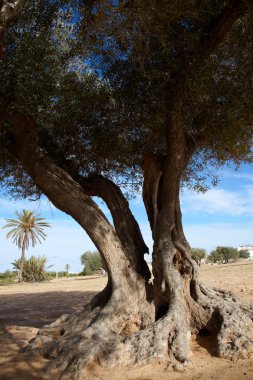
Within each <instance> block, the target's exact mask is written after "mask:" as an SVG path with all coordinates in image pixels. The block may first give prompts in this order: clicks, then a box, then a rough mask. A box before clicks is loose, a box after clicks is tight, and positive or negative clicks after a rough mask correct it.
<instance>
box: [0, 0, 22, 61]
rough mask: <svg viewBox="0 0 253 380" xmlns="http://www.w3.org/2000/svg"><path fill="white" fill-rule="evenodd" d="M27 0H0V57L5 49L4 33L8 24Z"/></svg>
mask: <svg viewBox="0 0 253 380" xmlns="http://www.w3.org/2000/svg"><path fill="white" fill-rule="evenodd" d="M26 2H27V0H1V1H0V58H1V56H2V55H3V53H4V51H5V46H4V45H5V44H4V35H5V33H6V31H7V29H8V27H9V26H10V24H11V23H12V22H13V21H15V20H16V19H17V18H18V16H19V14H20V13H21V11H22V10H23V8H24V7H25V5H26Z"/></svg>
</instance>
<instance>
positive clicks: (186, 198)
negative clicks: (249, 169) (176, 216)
mask: <svg viewBox="0 0 253 380" xmlns="http://www.w3.org/2000/svg"><path fill="white" fill-rule="evenodd" d="M181 199H182V209H183V212H198V213H199V212H204V213H208V214H226V215H233V216H240V215H253V188H252V187H250V186H245V187H243V188H241V189H240V191H230V190H224V189H211V190H209V191H207V192H206V193H204V194H203V193H194V192H190V191H185V192H183V193H182V197H181Z"/></svg>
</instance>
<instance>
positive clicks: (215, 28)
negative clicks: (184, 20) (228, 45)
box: [201, 0, 248, 58]
mask: <svg viewBox="0 0 253 380" xmlns="http://www.w3.org/2000/svg"><path fill="white" fill-rule="evenodd" d="M247 9H248V4H247V1H245V0H231V1H230V3H229V4H228V5H227V6H226V7H225V8H223V9H222V11H221V12H220V14H219V15H218V16H217V17H216V18H214V19H213V20H212V22H211V24H210V26H209V28H208V29H207V30H206V31H205V32H204V33H203V38H202V41H201V52H202V54H201V55H202V58H205V57H206V56H207V55H208V54H209V53H210V52H212V51H213V50H214V49H215V48H216V47H217V46H219V45H220V43H222V41H224V39H225V38H226V36H227V34H228V32H229V31H230V29H231V28H232V26H233V25H234V23H235V22H236V21H237V20H238V19H239V18H240V17H242V16H243V15H244V14H245V12H246V11H247Z"/></svg>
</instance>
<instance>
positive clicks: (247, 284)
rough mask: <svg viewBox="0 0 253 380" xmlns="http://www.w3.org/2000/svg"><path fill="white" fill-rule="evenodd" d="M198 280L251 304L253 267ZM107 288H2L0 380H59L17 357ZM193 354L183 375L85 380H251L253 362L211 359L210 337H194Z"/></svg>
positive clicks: (95, 372)
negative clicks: (45, 331)
mask: <svg viewBox="0 0 253 380" xmlns="http://www.w3.org/2000/svg"><path fill="white" fill-rule="evenodd" d="M200 274H201V279H202V281H204V282H205V283H207V284H209V285H212V286H215V287H219V288H223V289H228V290H231V291H233V292H234V293H235V294H236V295H238V296H239V297H241V298H243V299H244V300H245V302H250V303H253V262H249V261H244V262H243V263H235V264H226V265H212V266H211V265H203V266H202V267H201V271H200ZM105 283H106V279H105V278H103V277H89V278H87V277H86V278H82V279H75V280H73V279H62V280H54V281H51V282H48V283H43V284H32V285H30V284H21V285H20V284H15V285H8V286H2V287H0V380H16V379H18V380H57V379H58V378H59V376H58V374H57V373H53V372H51V373H47V374H46V373H45V368H46V366H47V365H48V361H47V360H46V359H43V358H41V357H38V356H37V357H36V356H33V357H31V356H27V355H25V354H23V353H20V352H19V351H20V349H21V348H22V347H24V346H26V345H27V343H28V341H29V340H30V339H31V338H33V337H34V336H35V335H36V333H37V331H38V328H39V327H41V326H43V325H44V324H47V323H50V322H52V321H54V320H55V319H56V318H57V317H59V316H60V315H61V314H65V313H70V312H72V311H75V310H77V309H78V308H80V307H81V306H82V305H84V304H85V303H86V302H88V301H89V299H90V298H91V297H92V295H94V294H95V293H96V292H98V291H99V290H101V289H102V288H103V287H104V285H105ZM192 349H193V357H192V361H193V366H192V367H191V368H188V369H187V371H186V372H184V373H179V372H172V371H171V370H169V369H167V368H164V365H148V366H144V367H141V368H129V367H128V368H117V369H114V370H103V369H101V368H94V369H92V370H91V372H90V374H89V376H88V377H85V380H86V379H88V380H90V379H103V380H158V379H159V380H172V379H173V380H206V379H221V380H238V379H245V380H253V360H250V359H247V360H241V361H238V362H231V361H229V360H225V359H219V358H217V357H215V356H213V354H212V340H211V338H210V337H192Z"/></svg>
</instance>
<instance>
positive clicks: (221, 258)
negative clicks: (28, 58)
mask: <svg viewBox="0 0 253 380" xmlns="http://www.w3.org/2000/svg"><path fill="white" fill-rule="evenodd" d="M249 256H250V254H249V251H247V250H242V251H238V250H237V248H234V247H220V246H219V247H216V249H215V250H213V251H212V252H211V253H210V255H209V256H208V261H210V262H211V263H228V262H229V260H235V259H238V258H242V259H248V258H249Z"/></svg>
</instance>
